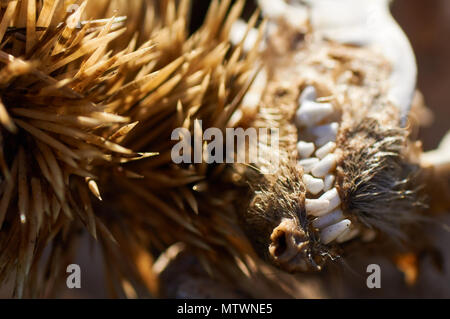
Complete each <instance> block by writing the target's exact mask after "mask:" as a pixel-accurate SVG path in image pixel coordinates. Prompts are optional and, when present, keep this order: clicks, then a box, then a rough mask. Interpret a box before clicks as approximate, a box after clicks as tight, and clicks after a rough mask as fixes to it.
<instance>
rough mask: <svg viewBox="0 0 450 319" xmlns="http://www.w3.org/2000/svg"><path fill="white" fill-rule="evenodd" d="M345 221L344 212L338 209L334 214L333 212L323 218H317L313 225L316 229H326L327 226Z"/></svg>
mask: <svg viewBox="0 0 450 319" xmlns="http://www.w3.org/2000/svg"><path fill="white" fill-rule="evenodd" d="M343 219H344V213H342V210H340V209H338V210H335V211H334V212H331V213H329V214H326V215H323V216H321V217H317V218H316V219H314V220H313V222H312V224H313V226H314V227H315V228H319V229H322V228H325V227H327V226H330V225H333V224H336V223H338V222H340V221H341V220H343Z"/></svg>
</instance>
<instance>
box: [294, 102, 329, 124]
mask: <svg viewBox="0 0 450 319" xmlns="http://www.w3.org/2000/svg"><path fill="white" fill-rule="evenodd" d="M333 113H334V109H333V105H331V104H330V103H316V102H312V101H308V100H306V101H305V102H303V103H302V104H301V106H300V108H299V109H298V111H297V114H296V123H297V125H298V126H299V127H305V126H306V127H311V126H314V125H317V124H319V123H320V122H321V121H323V120H324V119H325V118H327V117H329V116H330V115H332V114H333Z"/></svg>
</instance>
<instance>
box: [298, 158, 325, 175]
mask: <svg viewBox="0 0 450 319" xmlns="http://www.w3.org/2000/svg"><path fill="white" fill-rule="evenodd" d="M319 162H320V161H319V159H318V158H315V157H313V158H306V159H304V160H301V161H299V162H298V164H299V165H301V166H302V167H303V170H304V172H305V173H306V174H308V173H311V170H312V169H313V168H314V166H315V165H317V164H318V163H319Z"/></svg>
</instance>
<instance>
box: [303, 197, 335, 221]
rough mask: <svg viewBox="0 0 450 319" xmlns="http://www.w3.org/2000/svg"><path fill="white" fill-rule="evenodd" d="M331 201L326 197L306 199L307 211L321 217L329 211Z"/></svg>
mask: <svg viewBox="0 0 450 319" xmlns="http://www.w3.org/2000/svg"><path fill="white" fill-rule="evenodd" d="M329 206H330V202H329V201H328V200H326V199H306V200H305V209H306V213H307V214H308V215H311V216H316V217H320V216H323V215H325V214H326V213H328V212H329V210H328V207H329Z"/></svg>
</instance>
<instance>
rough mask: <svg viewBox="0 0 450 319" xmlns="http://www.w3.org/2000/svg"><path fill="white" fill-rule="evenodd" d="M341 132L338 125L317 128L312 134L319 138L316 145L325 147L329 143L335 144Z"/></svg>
mask: <svg viewBox="0 0 450 319" xmlns="http://www.w3.org/2000/svg"><path fill="white" fill-rule="evenodd" d="M338 130H339V124H338V123H335V122H334V123H331V124H327V125H321V126H317V127H314V128H312V129H311V133H312V134H314V135H315V136H316V137H317V140H316V145H318V146H323V145H325V144H327V143H328V142H335V141H336V136H337V133H338Z"/></svg>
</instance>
